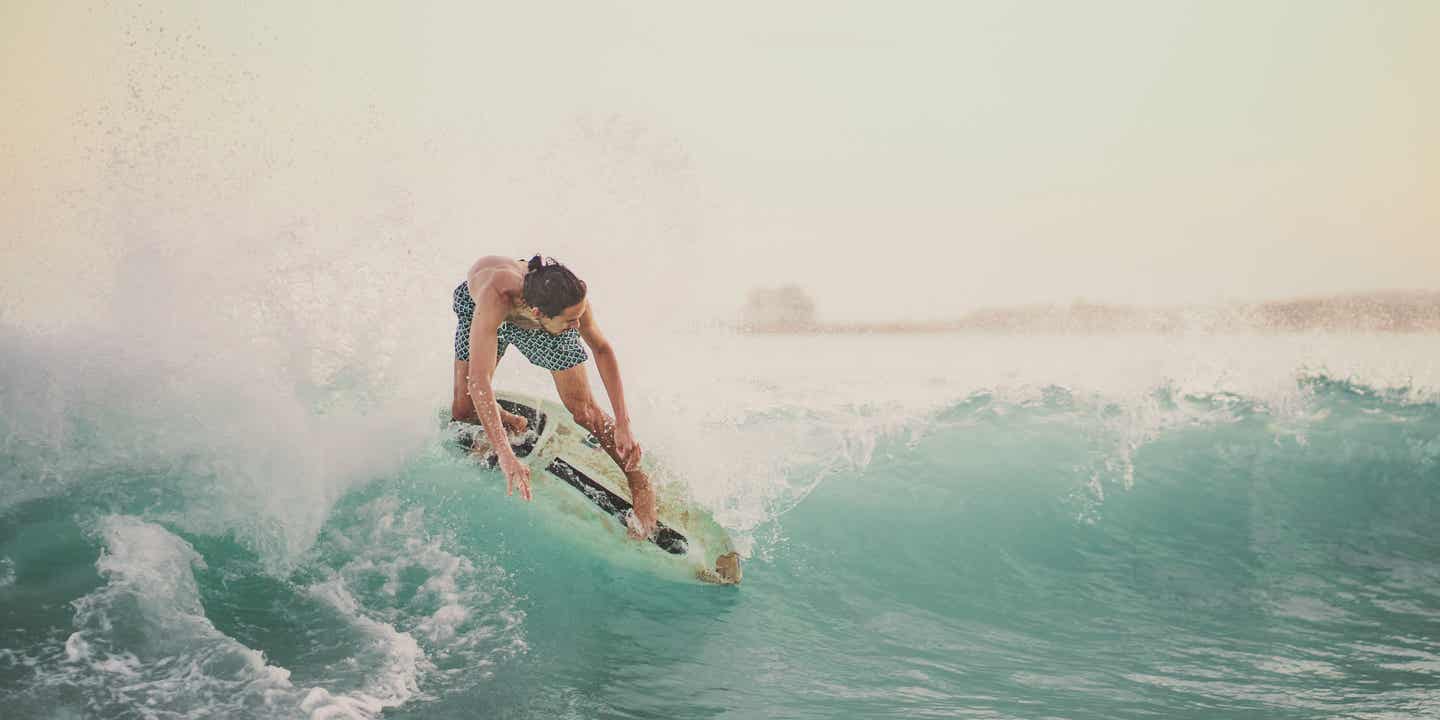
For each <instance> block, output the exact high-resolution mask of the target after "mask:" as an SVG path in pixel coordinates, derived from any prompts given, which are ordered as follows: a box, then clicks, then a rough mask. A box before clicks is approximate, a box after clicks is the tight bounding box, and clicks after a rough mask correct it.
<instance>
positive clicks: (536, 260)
mask: <svg viewBox="0 0 1440 720" xmlns="http://www.w3.org/2000/svg"><path fill="white" fill-rule="evenodd" d="M544 266H545V261H544V260H543V259H541V257H540V253H535V257H532V258H530V272H535V271H536V270H539V269H540V268H542V267H544Z"/></svg>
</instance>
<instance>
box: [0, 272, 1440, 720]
mask: <svg viewBox="0 0 1440 720" xmlns="http://www.w3.org/2000/svg"><path fill="white" fill-rule="evenodd" d="M437 287H439V289H440V290H444V287H443V286H437ZM445 300H446V298H445V297H444V293H443V292H439V291H437V294H436V297H435V298H434V304H435V309H434V312H435V316H436V319H435V320H434V321H433V322H431V321H427V322H426V323H424V324H422V327H423V328H424V329H425V330H426V331H430V332H433V333H434V335H435V338H434V343H435V345H436V346H437V347H438V348H439V350H438V351H432V350H428V349H427V350H426V351H425V353H423V355H424V356H425V357H426V358H427V359H429V360H430V361H431V362H432V364H434V365H436V367H435V368H434V369H435V370H436V372H435V374H434V375H433V376H431V377H429V378H428V379H426V380H423V381H415V382H409V383H405V382H399V381H398V380H396V376H395V375H390V374H387V369H386V367H385V366H383V365H370V366H365V365H364V364H363V363H356V364H352V365H349V366H346V365H344V364H326V363H322V362H317V361H314V359H313V358H311V360H310V361H309V362H308V364H302V363H300V362H299V361H297V360H296V359H295V358H296V357H297V356H296V354H295V353H296V352H298V350H297V349H296V347H295V345H296V344H297V343H286V342H279V340H285V339H286V337H287V336H285V335H283V334H279V335H272V336H271V339H272V340H277V341H276V342H270V343H255V342H249V343H248V344H245V345H243V347H250V348H251V351H250V352H251V354H250V355H245V354H244V353H245V351H244V350H243V347H242V345H241V344H236V343H232V346H233V347H234V348H235V353H236V354H237V355H239V357H235V358H231V359H229V360H225V361H222V362H219V363H218V364H216V363H205V362H187V361H186V359H185V357H184V353H183V352H181V350H182V349H183V348H185V347H188V346H189V343H192V342H196V340H194V338H195V337H196V333H194V332H184V333H174V332H173V328H171V329H166V328H160V327H158V326H152V327H149V328H148V330H150V331H153V332H154V334H153V335H152V337H155V338H161V339H162V340H163V341H161V342H156V343H154V344H152V345H151V346H150V347H146V346H144V345H143V344H136V343H125V342H121V341H120V340H119V339H118V337H119V335H118V334H117V335H114V336H108V337H107V336H106V335H105V334H104V333H98V334H97V333H96V332H95V331H93V330H91V331H88V332H86V333H76V332H70V331H66V330H50V331H47V332H40V331H37V330H34V329H33V328H26V327H21V326H19V325H10V326H7V327H6V328H5V331H4V336H3V337H4V343H3V345H0V353H3V363H0V423H3V427H0V430H3V432H0V437H3V445H0V454H3V458H0V460H3V462H0V624H3V627H4V635H3V637H0V702H3V706H4V707H5V708H6V712H5V716H6V717H7V718H71V717H74V718H80V717H123V718H130V717H134V718H179V717H235V718H243V717H255V718H276V717H295V718H375V717H386V718H407V717H414V718H422V717H423V718H446V717H457V718H458V717H466V718H471V717H513V718H529V717H534V718H541V717H545V718H551V717H574V718H593V717H635V718H643V717H734V718H748V717H798V718H805V717H814V718H834V717H855V718H861V717H864V718H870V717H980V718H1039V717H1064V718H1117V717H1146V716H1166V717H1194V718H1214V717H1233V718H1240V717H1256V718H1260V717H1264V718H1286V717H1293V718H1313V717H1335V716H1344V717H1353V718H1398V717H1422V716H1427V715H1434V714H1436V713H1437V712H1440V694H1437V692H1436V690H1435V684H1434V678H1435V674H1436V673H1437V672H1440V636H1437V631H1436V628H1437V624H1436V623H1437V619H1440V584H1437V581H1440V571H1437V569H1436V566H1435V563H1434V559H1435V557H1436V556H1437V552H1440V542H1437V541H1436V539H1435V537H1434V533H1433V528H1434V527H1435V525H1436V522H1437V520H1440V509H1437V507H1436V504H1435V503H1434V501H1433V498H1434V496H1435V491H1436V489H1437V486H1440V404H1437V395H1436V392H1437V388H1440V365H1437V362H1436V360H1435V358H1437V357H1440V338H1436V337H1433V336H1403V335H1376V336H1342V335H1263V334H1254V335H1231V336H1213V335H1174V336H1138V335H1136V336H1119V335H1116V336H1082V335H1073V336H1045V337H1035V336H1007V335H945V334H936V335H832V336H826V335H811V336H803V335H801V336H784V335H745V334H738V333H735V332H733V331H731V330H727V329H724V328H717V327H710V328H701V329H690V330H686V331H678V330H673V329H672V330H658V329H657V330H653V331H650V332H646V331H644V330H637V329H630V330H628V331H626V333H624V338H625V339H626V340H628V345H627V344H624V343H622V342H621V341H620V340H616V344H617V349H619V350H620V351H621V353H622V355H621V359H622V366H623V368H624V372H625V374H626V380H627V388H629V389H628V394H629V396H630V397H631V398H633V399H632V400H631V405H632V407H633V408H634V410H633V414H634V415H635V423H636V432H637V435H638V437H639V438H640V440H641V442H642V443H644V444H645V445H646V448H647V452H648V454H649V455H650V458H651V462H654V463H656V464H657V466H658V467H660V468H661V472H660V475H659V477H660V478H661V482H663V483H672V484H678V485H679V486H680V487H683V489H684V490H685V491H686V492H687V493H689V494H690V495H691V497H693V498H694V499H695V500H696V501H697V502H698V503H699V504H701V505H702V506H703V507H705V508H706V509H708V510H709V511H710V512H712V513H713V514H714V516H715V517H716V519H717V520H718V521H719V522H720V523H721V524H722V525H724V526H725V527H726V528H727V529H728V530H729V531H730V532H731V534H732V535H733V537H734V538H735V540H736V543H737V545H738V546H739V547H740V548H741V549H742V552H743V554H744V556H745V558H746V580H745V582H744V584H743V585H741V586H740V587H738V588H717V587H713V586H706V585H701V584H698V583H684V582H677V581H675V580H674V579H673V578H670V577H664V576H661V575H657V574H654V573H648V572H646V571H645V570H644V568H640V567H635V566H633V565H627V564H624V563H616V562H614V561H613V559H612V558H611V557H610V554H612V553H614V552H617V549H618V550H619V551H623V550H624V548H625V545H624V541H623V540H620V539H616V540H615V541H614V543H613V544H611V545H606V544H604V543H601V544H598V545H596V546H595V547H581V546H577V545H576V544H575V543H574V542H573V541H571V540H567V539H566V538H564V537H561V536H560V535H558V534H557V533H555V532H554V528H553V527H552V526H551V525H550V524H549V523H547V522H546V519H545V514H544V511H543V509H542V508H536V507H534V506H527V505H526V504H524V503H521V502H518V501H516V500H515V499H514V498H507V497H506V495H505V492H504V482H503V479H502V478H501V477H500V476H498V475H497V474H495V473H494V472H492V471H485V470H481V469H479V468H477V467H476V466H474V465H473V464H471V463H469V462H467V461H466V460H465V459H463V458H461V457H459V456H457V455H456V453H454V452H453V451H451V449H450V448H449V446H448V444H447V436H446V435H445V432H444V428H443V423H440V422H437V417H438V415H437V414H438V413H440V412H442V411H443V408H444V407H445V404H446V403H447V402H448V396H447V394H446V390H447V388H446V387H444V382H445V381H446V380H447V378H446V375H445V371H446V370H447V369H448V368H446V366H445V365H444V363H443V355H439V353H443V351H444V349H445V338H446V330H447V329H446V328H445V327H444V326H443V323H444V319H443V318H444V311H445V310H446V309H447V308H446V307H445V305H444V303H445ZM173 317H175V316H173V315H172V318H173ZM203 325H204V323H203V321H197V322H196V324H194V325H192V326H190V329H191V330H195V329H197V328H200V327H202V326H203ZM131 330H135V329H134V328H132V329H131ZM139 330H146V328H140V329H139ZM286 332H292V333H298V332H299V331H298V330H294V329H291V330H287V331H286ZM200 336H201V337H202V339H203V338H204V333H200ZM297 337H299V336H298V335H297V336H291V337H290V338H289V339H290V340H295V339H297ZM307 337H308V336H307ZM252 339H253V338H252ZM306 347H308V346H304V345H302V346H301V348H300V350H304V349H305V348H306ZM436 356H438V357H439V359H440V360H441V361H442V362H433V361H434V360H435V358H436ZM353 357H360V356H359V355H356V356H352V359H353ZM301 367H303V368H305V369H306V371H305V372H303V373H301V372H299V371H298V368H301ZM405 377H409V375H408V374H407V375H405ZM497 383H498V384H500V385H501V386H506V387H511V388H514V389H518V390H523V391H530V392H538V393H544V392H551V393H553V389H548V388H547V387H546V386H547V385H548V383H549V378H548V377H547V376H546V375H545V374H544V373H543V372H540V371H536V370H535V369H534V368H530V367H528V366H524V365H523V364H522V363H519V362H518V361H516V360H515V359H514V358H510V359H509V360H507V362H505V363H503V364H502V365H501V368H500V371H499V373H498V376H497ZM597 392H603V391H600V390H599V388H598V387H597ZM597 397H603V394H600V395H597Z"/></svg>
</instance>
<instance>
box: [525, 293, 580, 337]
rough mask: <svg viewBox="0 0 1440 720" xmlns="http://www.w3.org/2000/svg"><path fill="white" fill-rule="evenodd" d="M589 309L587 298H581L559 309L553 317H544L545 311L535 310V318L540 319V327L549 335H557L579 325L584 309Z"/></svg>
mask: <svg viewBox="0 0 1440 720" xmlns="http://www.w3.org/2000/svg"><path fill="white" fill-rule="evenodd" d="M589 309H590V302H589V300H581V301H580V302H578V303H575V304H574V305H571V306H570V307H567V308H565V309H564V310H562V311H560V314H559V315H556V316H555V317H546V316H545V313H542V312H540V311H539V310H536V311H535V319H536V320H539V321H540V327H543V328H545V332H548V333H550V334H551V335H559V334H560V333H563V332H565V331H566V330H574V329H576V328H579V327H580V318H582V317H584V316H585V311H587V310H589Z"/></svg>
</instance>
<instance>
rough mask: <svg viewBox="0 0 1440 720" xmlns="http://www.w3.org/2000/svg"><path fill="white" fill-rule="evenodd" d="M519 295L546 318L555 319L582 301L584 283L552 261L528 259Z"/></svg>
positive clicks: (553, 259) (538, 258)
mask: <svg viewBox="0 0 1440 720" xmlns="http://www.w3.org/2000/svg"><path fill="white" fill-rule="evenodd" d="M520 294H521V296H522V297H524V298H525V302H527V303H529V304H530V305H531V306H532V307H534V308H536V309H537V310H539V311H540V312H542V313H545V315H546V317H555V316H556V315H559V314H560V313H562V312H564V311H565V308H568V307H570V306H571V305H574V304H576V303H578V302H580V301H581V300H584V299H585V281H584V280H581V279H580V278H578V277H575V273H573V272H570V268H567V267H565V266H564V265H561V264H560V263H558V262H555V258H541V257H540V256H539V255H538V254H537V255H536V256H535V257H533V258H530V271H529V272H527V273H525V288H524V289H523V290H521V292H520Z"/></svg>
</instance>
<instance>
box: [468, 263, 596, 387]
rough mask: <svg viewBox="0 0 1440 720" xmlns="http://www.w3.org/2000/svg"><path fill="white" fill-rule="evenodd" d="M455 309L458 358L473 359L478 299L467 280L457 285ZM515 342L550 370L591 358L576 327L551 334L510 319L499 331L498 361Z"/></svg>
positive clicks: (528, 355) (570, 366)
mask: <svg viewBox="0 0 1440 720" xmlns="http://www.w3.org/2000/svg"><path fill="white" fill-rule="evenodd" d="M451 309H453V310H454V311H455V316H456V317H457V318H459V321H460V324H459V327H457V328H455V359H456V360H465V361H469V360H470V320H471V318H473V317H474V316H475V300H474V299H473V298H471V297H470V288H469V286H468V285H466V284H465V283H463V282H462V283H460V286H459V287H457V288H455V293H454V302H453V303H451ZM511 345H514V346H515V347H517V348H519V349H520V352H521V354H523V355H524V356H525V359H527V360H529V361H530V363H531V364H532V365H539V366H540V367H542V368H545V369H546V370H555V371H559V370H569V369H570V368H572V367H575V366H576V365H579V364H580V363H583V362H585V361H586V360H589V359H590V355H589V354H588V353H586V352H585V348H584V347H583V346H581V344H580V333H579V332H578V331H576V330H566V331H565V332H562V333H560V334H559V335H551V334H550V333H548V332H545V330H543V329H541V328H535V329H534V330H531V329H529V328H522V327H518V326H516V325H511V324H510V323H508V322H503V323H500V327H499V328H497V329H496V330H495V362H496V363H499V362H500V358H502V357H505V349H506V348H508V347H510V346H511Z"/></svg>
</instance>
